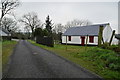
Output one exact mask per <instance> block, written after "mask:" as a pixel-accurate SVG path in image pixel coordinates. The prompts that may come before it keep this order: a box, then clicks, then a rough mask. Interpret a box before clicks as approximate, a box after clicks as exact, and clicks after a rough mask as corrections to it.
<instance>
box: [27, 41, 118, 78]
mask: <svg viewBox="0 0 120 80" xmlns="http://www.w3.org/2000/svg"><path fill="white" fill-rule="evenodd" d="M29 42H31V43H32V44H34V45H36V46H39V47H41V48H44V49H47V50H50V51H53V52H55V53H56V54H58V55H60V56H62V57H64V58H66V59H68V60H70V61H72V62H74V63H76V64H79V65H81V66H82V67H84V68H86V69H88V70H90V71H92V72H94V73H96V74H98V75H100V76H101V77H103V78H112V79H120V76H119V75H120V64H119V62H120V57H118V56H117V54H116V53H115V52H114V51H112V50H107V49H101V48H98V47H83V46H72V45H67V50H66V45H60V44H57V45H54V47H47V46H44V45H40V44H37V43H35V42H34V41H31V40H29Z"/></svg>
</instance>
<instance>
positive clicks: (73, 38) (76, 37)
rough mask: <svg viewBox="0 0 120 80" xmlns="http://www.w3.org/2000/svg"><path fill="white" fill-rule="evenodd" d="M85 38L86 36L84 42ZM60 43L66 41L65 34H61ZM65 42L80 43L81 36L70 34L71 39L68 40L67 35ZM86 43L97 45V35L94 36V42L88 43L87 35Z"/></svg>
mask: <svg viewBox="0 0 120 80" xmlns="http://www.w3.org/2000/svg"><path fill="white" fill-rule="evenodd" d="M86 38H87V36H86V37H85V43H86ZM62 43H66V36H62ZM67 43H68V44H81V37H80V36H71V41H68V36H67ZM87 44H94V45H97V44H98V37H97V36H95V37H94V43H90V42H89V37H88V42H87Z"/></svg>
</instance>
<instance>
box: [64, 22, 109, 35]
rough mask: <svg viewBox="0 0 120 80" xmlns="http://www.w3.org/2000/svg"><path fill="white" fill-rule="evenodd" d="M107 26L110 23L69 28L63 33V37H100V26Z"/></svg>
mask: <svg viewBox="0 0 120 80" xmlns="http://www.w3.org/2000/svg"><path fill="white" fill-rule="evenodd" d="M106 25H109V23H106V24H95V25H88V26H77V27H71V28H68V29H67V30H66V31H65V33H63V36H86V35H91V36H98V33H99V27H100V26H103V27H106Z"/></svg>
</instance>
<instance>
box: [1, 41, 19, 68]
mask: <svg viewBox="0 0 120 80" xmlns="http://www.w3.org/2000/svg"><path fill="white" fill-rule="evenodd" d="M16 44H17V42H16V41H4V42H2V67H3V69H4V67H5V66H6V64H7V63H8V60H9V57H10V55H11V54H12V52H13V49H14V47H15V45H16Z"/></svg>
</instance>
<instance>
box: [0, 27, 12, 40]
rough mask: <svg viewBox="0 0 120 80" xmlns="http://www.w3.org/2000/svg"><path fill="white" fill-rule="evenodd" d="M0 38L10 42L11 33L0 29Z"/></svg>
mask: <svg viewBox="0 0 120 80" xmlns="http://www.w3.org/2000/svg"><path fill="white" fill-rule="evenodd" d="M0 37H2V39H3V40H11V33H10V32H8V31H7V30H5V29H4V28H0Z"/></svg>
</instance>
